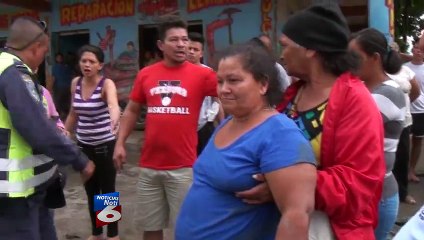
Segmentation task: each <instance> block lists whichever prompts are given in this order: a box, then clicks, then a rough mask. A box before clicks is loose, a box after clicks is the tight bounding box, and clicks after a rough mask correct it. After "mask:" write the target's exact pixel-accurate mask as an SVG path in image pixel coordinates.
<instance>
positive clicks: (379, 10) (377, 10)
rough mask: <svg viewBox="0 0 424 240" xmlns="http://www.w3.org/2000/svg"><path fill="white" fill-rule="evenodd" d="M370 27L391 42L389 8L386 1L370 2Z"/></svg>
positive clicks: (375, 0)
mask: <svg viewBox="0 0 424 240" xmlns="http://www.w3.org/2000/svg"><path fill="white" fill-rule="evenodd" d="M368 11H369V13H368V14H369V18H368V19H369V27H372V28H375V29H377V30H379V31H381V32H382V33H384V35H385V36H386V37H387V39H389V40H391V39H392V37H391V35H390V21H389V17H390V14H389V8H388V7H387V6H386V0H369V1H368Z"/></svg>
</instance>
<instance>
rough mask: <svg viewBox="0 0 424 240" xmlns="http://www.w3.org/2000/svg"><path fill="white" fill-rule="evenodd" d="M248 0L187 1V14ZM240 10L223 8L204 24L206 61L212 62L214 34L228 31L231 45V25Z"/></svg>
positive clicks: (214, 49)
mask: <svg viewBox="0 0 424 240" xmlns="http://www.w3.org/2000/svg"><path fill="white" fill-rule="evenodd" d="M248 2H250V1H249V0H187V13H188V14H192V13H196V12H200V11H202V10H205V9H210V8H213V7H219V6H224V7H225V6H227V5H235V4H243V3H248ZM240 12H241V10H240V9H239V8H235V7H227V8H224V9H223V10H222V11H221V12H220V13H219V14H218V15H217V16H216V19H213V20H212V21H211V22H210V23H207V24H206V37H205V39H206V45H207V48H208V61H210V62H212V61H213V56H214V53H215V52H216V48H215V33H216V31H217V30H219V29H222V28H227V29H228V44H230V45H231V44H233V30H232V24H233V22H234V15H235V14H237V13H240Z"/></svg>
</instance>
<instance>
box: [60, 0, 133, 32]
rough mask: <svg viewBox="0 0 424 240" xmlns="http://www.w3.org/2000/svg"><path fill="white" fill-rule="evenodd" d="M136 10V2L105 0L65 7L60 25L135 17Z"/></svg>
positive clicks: (129, 0) (62, 9) (62, 10)
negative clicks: (109, 18)
mask: <svg viewBox="0 0 424 240" xmlns="http://www.w3.org/2000/svg"><path fill="white" fill-rule="evenodd" d="M134 9H135V7H134V0H103V1H92V2H90V3H77V4H72V5H63V6H62V7H61V8H60V24H61V25H62V26H63V25H70V24H73V23H78V24H80V23H83V22H88V21H93V20H97V19H100V18H107V17H126V16H133V15H134V12H135V11H134Z"/></svg>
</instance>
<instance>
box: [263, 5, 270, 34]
mask: <svg viewBox="0 0 424 240" xmlns="http://www.w3.org/2000/svg"><path fill="white" fill-rule="evenodd" d="M271 12H272V0H262V2H261V15H262V18H261V19H262V24H261V32H262V33H266V34H267V33H269V32H270V31H271V30H272V18H271V17H270V16H269V14H271Z"/></svg>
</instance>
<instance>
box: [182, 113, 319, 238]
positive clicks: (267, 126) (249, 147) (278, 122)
mask: <svg viewBox="0 0 424 240" xmlns="http://www.w3.org/2000/svg"><path fill="white" fill-rule="evenodd" d="M229 119H230V118H228V119H226V120H225V121H224V122H223V123H222V124H221V126H220V127H218V129H217V130H216V131H215V133H214V134H213V135H212V137H211V140H210V141H209V143H208V145H207V146H206V147H205V149H204V150H203V152H202V154H201V155H200V156H199V158H198V160H197V161H196V163H195V164H194V166H193V171H194V179H193V185H192V187H191V189H190V190H189V192H188V193H187V196H186V198H185V200H184V203H183V205H182V207H181V210H180V213H179V216H178V219H177V224H176V229H175V236H176V238H175V239H176V240H195V239H199V240H200V239H201V240H208V239H214V240H215V239H220V240H226V239H231V240H236V239H240V240H249V239H252V240H253V239H261V240H263V239H274V237H275V233H276V230H277V225H278V223H279V221H280V217H281V215H280V212H279V210H278V208H277V206H276V205H275V204H274V203H267V204H261V205H249V204H246V203H244V202H243V201H242V200H241V199H240V198H237V197H236V196H235V192H239V191H244V190H247V189H250V188H252V187H254V186H256V185H257V184H258V182H257V181H256V180H254V179H253V178H252V175H253V174H257V173H269V172H272V171H274V170H277V169H281V168H285V167H288V166H292V165H294V164H297V163H301V162H306V163H312V164H315V158H314V154H313V151H312V148H311V146H310V144H309V142H308V141H307V140H306V139H305V137H304V136H303V135H302V132H301V131H300V130H299V129H298V127H297V126H296V124H295V123H294V122H293V121H292V120H290V119H288V118H287V117H286V116H285V115H283V114H278V115H275V116H272V117H270V118H268V119H267V120H265V121H264V122H262V123H261V124H259V125H258V126H256V127H255V128H253V129H252V130H250V131H248V132H247V133H245V134H243V135H242V136H240V137H239V138H238V139H237V140H235V141H234V142H233V143H231V144H230V145H229V146H227V147H224V148H217V147H216V146H215V144H214V139H215V135H216V133H217V131H219V129H220V128H221V127H222V126H224V125H225V124H226V123H227V122H228V121H229ZM287 194H290V193H287Z"/></svg>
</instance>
